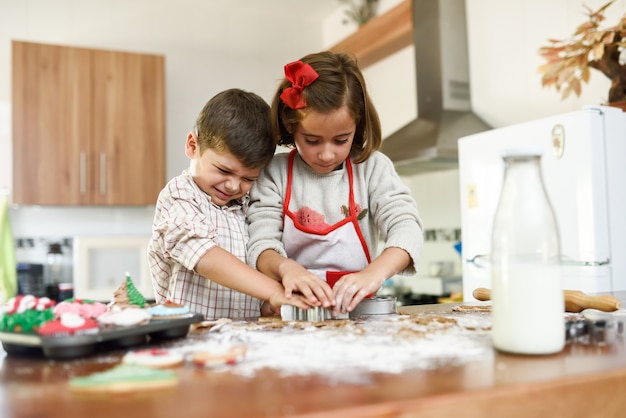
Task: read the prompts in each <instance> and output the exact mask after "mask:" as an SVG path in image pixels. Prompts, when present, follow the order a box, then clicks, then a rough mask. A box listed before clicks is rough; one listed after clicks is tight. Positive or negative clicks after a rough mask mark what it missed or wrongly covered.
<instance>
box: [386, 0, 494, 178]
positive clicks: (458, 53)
mask: <svg viewBox="0 0 626 418" xmlns="http://www.w3.org/2000/svg"><path fill="white" fill-rule="evenodd" d="M411 10H412V21H413V44H412V45H411V46H410V47H409V49H410V50H411V52H412V56H410V57H408V59H406V60H405V59H401V60H400V61H396V60H398V59H400V58H404V55H399V54H396V56H395V57H393V58H391V59H392V60H393V61H391V62H393V63H394V66H392V67H390V70H389V71H391V72H392V73H393V74H394V75H395V76H394V77H391V78H389V77H387V76H386V73H385V77H386V78H387V79H388V82H386V83H383V84H384V86H385V87H386V89H387V90H388V91H393V92H394V93H393V95H392V96H391V97H392V98H393V99H392V100H393V104H394V105H395V104H397V103H398V101H399V100H400V102H402V103H407V104H414V106H415V108H414V109H415V110H414V111H413V107H412V106H406V107H405V110H403V111H402V113H404V112H407V111H408V109H411V111H408V114H407V116H408V117H409V118H408V120H407V122H406V124H404V125H403V126H399V129H397V130H396V131H395V132H392V133H391V134H390V135H389V136H388V137H387V138H386V139H385V140H384V141H383V145H382V149H381V151H382V152H383V153H384V154H386V155H387V156H388V157H389V158H391V160H392V161H393V162H394V163H395V167H396V170H397V171H398V172H399V173H400V174H408V175H411V174H415V173H420V172H425V171H436V170H444V169H450V168H456V167H457V139H458V138H459V137H461V136H464V135H470V134H474V133H476V132H482V131H485V130H487V129H489V128H490V127H489V126H488V125H487V124H486V123H485V122H484V121H483V120H482V119H481V118H480V117H478V116H477V115H476V114H475V113H474V112H473V111H472V109H471V97H470V96H471V95H470V85H469V64H468V58H467V57H468V50H467V28H466V26H467V25H466V20H467V18H466V11H465V0H412V1H411ZM391 62H389V63H388V65H390V64H391ZM398 68H413V71H411V72H409V74H410V77H414V79H408V80H407V79H404V78H403V77H402V75H404V74H406V73H404V72H402V73H400V74H399V73H398V72H399V71H402V70H399V69H398ZM398 77H400V79H398ZM399 84H400V85H402V86H404V88H401V89H398V88H397V86H398V85H399ZM383 97H384V96H383ZM398 97H400V98H398ZM395 107H397V106H395ZM394 112H397V111H394Z"/></svg>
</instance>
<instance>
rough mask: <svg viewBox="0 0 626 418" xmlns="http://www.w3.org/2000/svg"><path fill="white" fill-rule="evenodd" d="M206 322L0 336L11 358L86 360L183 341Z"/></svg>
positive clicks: (194, 319)
mask: <svg viewBox="0 0 626 418" xmlns="http://www.w3.org/2000/svg"><path fill="white" fill-rule="evenodd" d="M203 320H204V317H203V316H202V315H199V314H189V315H188V316H185V317H181V318H172V319H152V320H150V322H148V323H147V324H144V325H136V326H130V327H117V326H106V327H101V328H100V329H99V331H98V332H97V333H93V334H81V335H66V336H65V335H64V336H41V335H38V334H35V333H19V332H0V341H1V342H2V346H3V347H4V350H5V351H6V352H7V354H8V355H20V354H25V355H38V354H39V355H41V354H43V355H44V356H45V357H48V358H53V359H72V358H78V357H85V356H88V355H91V354H93V353H94V352H96V351H98V350H102V349H104V350H106V349H120V348H130V347H136V346H140V345H144V344H146V343H148V342H149V341H160V340H169V339H174V338H182V337H185V336H186V335H187V333H188V332H189V326H190V325H191V324H194V323H198V322H201V321H203Z"/></svg>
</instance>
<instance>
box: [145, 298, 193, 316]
mask: <svg viewBox="0 0 626 418" xmlns="http://www.w3.org/2000/svg"><path fill="white" fill-rule="evenodd" d="M148 312H150V315H152V318H154V319H174V318H182V317H186V316H188V315H189V313H190V311H189V308H188V307H186V306H184V305H179V304H178V303H174V302H170V301H167V302H165V303H161V304H158V305H152V306H150V307H149V308H148Z"/></svg>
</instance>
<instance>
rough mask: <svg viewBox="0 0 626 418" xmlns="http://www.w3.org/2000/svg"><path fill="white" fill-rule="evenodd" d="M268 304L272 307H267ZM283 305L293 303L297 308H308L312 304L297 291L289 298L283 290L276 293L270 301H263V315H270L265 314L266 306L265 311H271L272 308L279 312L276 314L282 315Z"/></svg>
mask: <svg viewBox="0 0 626 418" xmlns="http://www.w3.org/2000/svg"><path fill="white" fill-rule="evenodd" d="M266 304H267V305H270V307H269V308H268V307H265V305H266ZM282 305H293V306H295V307H297V308H302V309H308V308H309V307H310V304H309V303H308V302H307V300H306V299H305V298H304V296H302V295H300V294H297V293H295V294H293V295H291V297H290V298H287V297H286V296H285V293H284V292H282V291H281V292H276V293H274V294H273V295H272V297H271V298H270V300H269V301H266V302H263V305H261V316H269V315H263V311H264V307H265V311H269V309H271V310H272V311H275V312H277V313H276V315H280V307H281V306H282Z"/></svg>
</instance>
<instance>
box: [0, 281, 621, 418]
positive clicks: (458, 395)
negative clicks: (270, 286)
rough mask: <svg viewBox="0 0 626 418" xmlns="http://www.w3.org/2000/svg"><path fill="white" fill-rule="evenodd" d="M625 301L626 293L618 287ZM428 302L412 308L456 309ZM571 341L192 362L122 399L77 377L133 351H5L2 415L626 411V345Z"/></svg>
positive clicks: (169, 417) (327, 417)
mask: <svg viewBox="0 0 626 418" xmlns="http://www.w3.org/2000/svg"><path fill="white" fill-rule="evenodd" d="M616 296H618V297H620V299H622V301H624V300H626V292H623V293H620V294H617V295H616ZM451 306H452V305H422V306H411V307H405V308H403V309H402V311H403V312H406V313H415V312H420V311H428V310H447V309H451ZM624 339H625V337H624V336H621V337H619V338H618V340H617V342H615V343H614V344H611V345H609V346H604V347H598V346H586V345H582V344H572V345H568V346H566V348H565V349H564V351H563V352H561V353H559V354H557V355H551V356H537V357H524V356H515V355H507V354H502V353H497V352H492V353H491V355H489V356H486V357H485V358H479V359H476V360H473V361H471V362H468V363H466V364H463V365H460V366H452V365H444V366H442V367H439V368H437V369H435V370H421V371H419V370H418V371H411V372H407V373H404V374H401V375H395V374H393V375H392V374H374V375H372V376H371V380H370V383H369V384H367V385H363V384H361V385H356V384H345V383H340V384H338V383H335V384H333V383H332V382H328V381H327V380H325V379H323V378H320V377H280V376H279V375H278V374H277V373H275V372H272V371H263V372H260V373H258V374H257V375H255V377H253V378H244V377H240V376H236V375H231V374H227V373H214V372H211V371H210V370H204V369H198V368H194V367H192V366H184V367H181V368H178V369H176V370H177V373H178V374H179V376H180V385H179V386H178V387H176V388H173V389H168V390H163V391H159V392H144V393H137V394H133V395H125V396H122V397H116V398H113V397H111V396H110V395H101V396H85V395H82V396H78V395H76V394H72V393H70V392H69V391H68V388H67V381H68V378H69V376H76V375H85V374H88V373H91V372H95V371H101V370H106V369H108V368H110V367H112V365H114V364H116V363H117V362H119V360H120V358H121V356H122V355H123V354H124V352H121V351H118V352H107V353H105V354H101V355H97V356H94V357H90V358H86V359H78V360H71V361H53V360H48V359H41V358H23V357H14V356H5V357H4V358H3V360H2V364H1V369H0V382H1V383H0V407H1V413H0V415H1V416H2V417H7V418H9V417H37V418H39V417H63V418H67V417H68V416H69V417H89V418H96V417H107V418H113V417H117V416H119V417H135V416H136V417H149V418H153V417H164V418H165V417H166V418H174V417H183V418H195V417H216V418H229V417H246V418H248V417H283V416H290V417H307V418H313V417H320V418H321V417H324V418H334V417H337V418H339V417H341V418H346V417H405V418H406V417H418V416H419V417H447V418H451V417H487V416H489V417H499V416H506V417H511V418H514V417H565V416H567V417H568V418H572V417H585V418H589V417H622V416H626V396H625V395H626V344H625V341H624Z"/></svg>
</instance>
